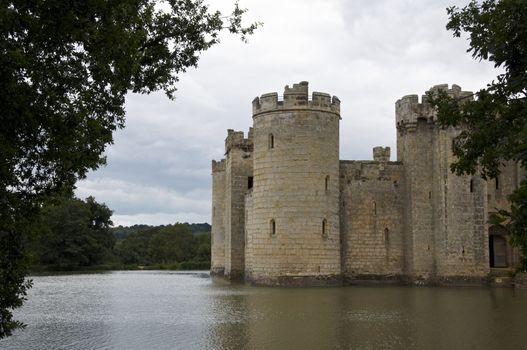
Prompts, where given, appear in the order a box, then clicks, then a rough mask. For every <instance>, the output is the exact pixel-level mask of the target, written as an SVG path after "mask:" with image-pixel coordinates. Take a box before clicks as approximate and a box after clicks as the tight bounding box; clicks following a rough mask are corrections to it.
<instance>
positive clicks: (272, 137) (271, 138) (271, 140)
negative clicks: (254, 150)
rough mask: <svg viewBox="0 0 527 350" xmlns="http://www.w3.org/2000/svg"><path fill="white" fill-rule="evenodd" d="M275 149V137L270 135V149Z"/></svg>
mask: <svg viewBox="0 0 527 350" xmlns="http://www.w3.org/2000/svg"><path fill="white" fill-rule="evenodd" d="M273 148H274V135H273V134H269V149H273Z"/></svg>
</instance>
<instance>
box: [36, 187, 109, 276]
mask: <svg viewBox="0 0 527 350" xmlns="http://www.w3.org/2000/svg"><path fill="white" fill-rule="evenodd" d="M111 215H112V211H111V210H110V209H109V208H108V207H107V206H106V205H104V204H99V203H97V202H96V201H95V199H94V198H93V197H88V198H86V201H82V200H80V199H77V198H60V199H58V200H55V201H54V202H53V203H50V204H48V205H46V206H45V207H44V208H43V209H42V212H41V220H40V221H41V223H40V225H38V231H39V232H37V234H38V236H37V237H36V244H35V246H34V248H33V254H34V258H35V260H36V261H35V263H37V264H39V265H43V266H47V267H48V268H51V269H62V270H63V269H67V270H72V269H77V268H80V267H88V266H96V265H99V264H102V263H104V262H105V261H106V260H107V259H108V257H109V256H110V255H111V254H112V249H113V247H114V245H115V236H114V235H113V233H112V232H111V230H110V226H111V224H112V221H111V220H110V217H111Z"/></svg>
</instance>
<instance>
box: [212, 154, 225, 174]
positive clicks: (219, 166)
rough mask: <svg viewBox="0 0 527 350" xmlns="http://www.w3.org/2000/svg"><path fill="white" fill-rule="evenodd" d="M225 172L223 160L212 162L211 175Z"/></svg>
mask: <svg viewBox="0 0 527 350" xmlns="http://www.w3.org/2000/svg"><path fill="white" fill-rule="evenodd" d="M221 171H225V158H223V159H222V160H213V161H212V173H217V172H221Z"/></svg>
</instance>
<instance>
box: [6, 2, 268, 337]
mask: <svg viewBox="0 0 527 350" xmlns="http://www.w3.org/2000/svg"><path fill="white" fill-rule="evenodd" d="M244 12H245V10H243V9H240V8H239V7H238V6H237V4H235V6H234V11H233V13H232V14H231V15H230V16H223V15H222V14H221V13H220V12H211V11H209V8H208V6H207V5H205V4H204V3H203V2H202V1H201V0H167V1H164V2H162V3H161V4H160V3H158V2H156V1H154V0H92V1H60V0H42V1H25V0H11V1H2V2H1V3H0V91H1V93H0V106H2V111H1V113H0V125H2V128H0V159H1V161H0V250H1V251H0V252H1V255H0V286H1V287H0V292H1V294H0V315H1V316H2V317H1V318H0V338H3V337H6V336H8V335H10V334H11V333H12V331H13V329H14V328H16V327H17V326H18V323H16V322H14V321H11V320H12V316H11V311H12V310H13V309H14V308H16V307H19V306H20V305H21V302H22V300H23V298H24V296H25V294H26V291H27V288H28V286H29V284H28V283H25V282H24V277H23V276H24V275H25V274H26V272H27V264H26V263H25V262H24V260H25V258H24V254H23V252H24V244H25V241H26V237H25V235H26V233H27V231H28V228H26V227H25V226H24V225H25V224H28V225H31V224H32V221H34V218H35V217H36V213H37V212H38V209H39V208H40V206H41V204H42V201H43V200H44V199H45V198H46V197H47V196H49V195H51V194H57V193H59V192H63V193H66V194H68V193H69V194H71V191H72V189H73V187H74V185H75V182H76V181H77V180H78V179H81V178H84V177H85V176H86V173H87V172H88V171H89V170H93V169H96V168H98V167H99V166H100V165H101V164H104V162H105V158H104V156H103V155H102V154H103V152H104V150H105V148H106V146H107V145H108V144H111V143H112V142H113V135H112V134H113V132H114V131H115V130H116V129H118V128H122V127H123V125H124V115H125V111H124V101H125V95H126V93H127V92H128V91H133V92H137V93H149V92H152V91H156V90H164V91H165V92H166V94H167V95H168V96H169V97H171V98H172V97H173V96H174V92H175V90H176V83H177V81H178V76H179V74H181V73H183V72H185V71H186V69H187V68H188V67H195V66H196V65H197V62H198V58H199V55H200V54H201V53H202V52H203V51H205V50H207V49H208V48H210V47H211V46H213V45H215V44H217V43H218V42H219V39H218V37H219V33H220V32H221V31H222V30H228V31H229V32H231V33H238V34H239V35H240V36H241V38H242V40H245V39H246V36H247V35H249V34H251V33H252V32H253V31H254V30H255V29H256V27H257V26H258V24H252V25H250V26H248V27H242V26H241V17H242V15H243V13H244ZM77 214H78V215H80V213H77ZM87 259H88V260H90V259H91V258H87Z"/></svg>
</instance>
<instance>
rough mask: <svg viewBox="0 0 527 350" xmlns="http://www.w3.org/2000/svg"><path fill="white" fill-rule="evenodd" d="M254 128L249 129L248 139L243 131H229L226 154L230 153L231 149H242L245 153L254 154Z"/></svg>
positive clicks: (226, 140)
mask: <svg viewBox="0 0 527 350" xmlns="http://www.w3.org/2000/svg"><path fill="white" fill-rule="evenodd" d="M253 147H254V146H253V128H250V129H249V132H248V134H247V138H245V136H244V133H243V131H234V130H233V129H228V130H227V138H226V139H225V154H227V153H229V152H230V151H231V149H234V148H236V149H241V150H242V151H245V152H252V150H253Z"/></svg>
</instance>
